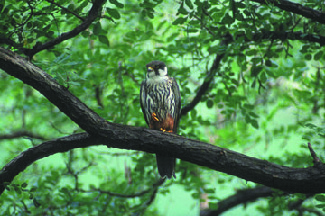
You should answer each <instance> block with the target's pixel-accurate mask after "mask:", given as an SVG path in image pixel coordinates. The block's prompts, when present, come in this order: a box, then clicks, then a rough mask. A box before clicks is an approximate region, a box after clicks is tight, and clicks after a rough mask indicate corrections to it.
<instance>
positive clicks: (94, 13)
mask: <svg viewBox="0 0 325 216" xmlns="http://www.w3.org/2000/svg"><path fill="white" fill-rule="evenodd" d="M49 2H51V1H49ZM105 2H106V1H105V0H95V1H94V3H93V6H92V8H91V9H90V11H89V14H88V17H87V18H86V19H85V20H84V22H82V23H81V24H80V25H79V26H77V27H76V28H74V29H73V30H71V31H69V32H65V33H62V34H61V35H60V36H59V37H57V38H55V39H53V40H51V41H48V42H45V43H43V44H36V45H35V46H34V47H33V48H32V49H23V53H24V54H25V55H26V56H28V57H29V59H32V58H33V56H34V55H35V54H36V53H38V52H40V51H42V50H45V49H50V48H52V47H53V46H55V45H57V44H59V43H61V42H62V41H64V40H69V39H70V38H73V37H75V36H77V35H78V34H79V33H80V32H82V31H84V30H86V29H87V28H88V27H89V26H90V25H91V23H92V22H93V21H95V20H96V18H97V17H99V13H100V12H101V10H102V6H103V4H104V3H105Z"/></svg>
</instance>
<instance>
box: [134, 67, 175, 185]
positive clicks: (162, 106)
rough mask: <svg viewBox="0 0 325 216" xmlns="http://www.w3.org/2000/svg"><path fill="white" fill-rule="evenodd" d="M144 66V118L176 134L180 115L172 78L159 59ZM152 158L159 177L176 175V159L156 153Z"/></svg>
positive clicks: (142, 95) (151, 124)
mask: <svg viewBox="0 0 325 216" xmlns="http://www.w3.org/2000/svg"><path fill="white" fill-rule="evenodd" d="M146 67H147V75H146V78H145V80H144V81H143V82H142V84H141V90H140V103H141V109H142V112H143V114H144V119H145V120H146V122H147V124H148V126H149V128H151V129H153V130H161V131H164V132H170V133H175V134H176V133H177V128H178V124H179V119H180V115H181V94H180V91H179V87H178V85H177V83H176V80H175V79H174V78H173V77H170V76H168V73H167V67H166V65H165V63H164V62H162V61H152V62H150V63H148V64H147V65H146ZM156 161H157V167H158V172H159V174H160V176H161V177H162V178H165V177H166V176H167V177H168V178H169V179H171V178H172V177H174V178H176V176H175V162H176V158H172V157H168V156H163V155H159V154H156Z"/></svg>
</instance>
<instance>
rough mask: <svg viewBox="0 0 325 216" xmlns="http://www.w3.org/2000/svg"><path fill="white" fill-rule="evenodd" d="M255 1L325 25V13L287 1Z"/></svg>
mask: <svg viewBox="0 0 325 216" xmlns="http://www.w3.org/2000/svg"><path fill="white" fill-rule="evenodd" d="M253 1H254V2H257V3H260V4H271V5H274V6H276V7H278V8H280V9H282V10H285V11H288V12H291V13H295V14H300V15H302V16H304V17H306V18H310V19H312V20H313V21H315V22H319V23H323V24H325V13H323V12H321V11H318V10H314V9H312V8H309V7H306V6H303V5H301V4H297V3H294V2H291V1H287V0H253Z"/></svg>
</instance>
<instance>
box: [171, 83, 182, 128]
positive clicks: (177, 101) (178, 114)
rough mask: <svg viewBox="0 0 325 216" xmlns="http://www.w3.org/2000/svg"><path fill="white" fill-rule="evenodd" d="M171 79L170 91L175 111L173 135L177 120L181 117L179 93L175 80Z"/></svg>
mask: <svg viewBox="0 0 325 216" xmlns="http://www.w3.org/2000/svg"><path fill="white" fill-rule="evenodd" d="M171 79H172V91H173V94H174V100H175V108H174V109H175V110H174V116H173V118H174V133H176V132H177V128H178V124H179V119H180V117H181V92H180V91H179V86H178V84H177V82H176V80H175V78H171Z"/></svg>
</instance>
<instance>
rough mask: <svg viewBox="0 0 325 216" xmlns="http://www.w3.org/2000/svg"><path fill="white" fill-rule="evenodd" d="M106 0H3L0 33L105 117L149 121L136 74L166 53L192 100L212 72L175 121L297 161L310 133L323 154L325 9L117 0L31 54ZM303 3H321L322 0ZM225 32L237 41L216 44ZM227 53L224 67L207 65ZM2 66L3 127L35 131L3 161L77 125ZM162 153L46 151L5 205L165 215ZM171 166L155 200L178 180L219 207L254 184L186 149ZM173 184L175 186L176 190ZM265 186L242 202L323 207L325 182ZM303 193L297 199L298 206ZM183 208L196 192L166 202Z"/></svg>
mask: <svg viewBox="0 0 325 216" xmlns="http://www.w3.org/2000/svg"><path fill="white" fill-rule="evenodd" d="M98 2H99V1H94V2H93V3H92V2H91V1H86V0H84V1H82V0H80V1H77V0H72V1H69V2H68V3H67V2H65V1H51V0H47V1H39V0H33V1H19V2H16V1H11V0H7V1H4V2H3V3H1V4H0V11H1V13H0V43H1V44H2V46H4V47H5V48H7V49H12V50H14V51H15V52H17V53H20V54H21V55H26V56H27V57H32V59H31V60H32V62H33V63H34V64H36V65H37V66H39V67H41V68H42V69H43V70H44V71H46V72H47V73H48V74H50V75H51V76H52V77H54V79H56V80H57V81H58V82H59V83H60V84H62V85H64V86H65V87H67V88H68V89H69V91H71V92H72V93H73V94H75V95H76V96H77V97H78V98H80V99H81V101H83V102H84V103H86V104H87V105H88V106H89V107H90V108H91V109H93V110H94V111H96V112H97V113H98V114H99V115H100V116H102V117H104V118H105V119H107V120H108V121H112V122H116V123H121V124H126V125H135V126H142V127H146V124H145V121H144V120H143V115H142V113H141V111H140V105H139V87H140V83H141V81H142V80H143V78H144V76H145V70H144V66H145V65H146V64H147V63H148V62H150V61H151V60H154V59H159V60H162V61H164V62H165V63H166V64H167V65H168V68H169V74H170V75H171V76H173V77H175V78H176V80H177V81H178V83H179V84H180V87H181V92H182V106H185V105H187V104H188V103H190V102H191V101H192V99H193V98H194V97H195V95H196V94H197V92H198V90H199V88H200V85H201V84H202V83H203V82H205V81H209V82H211V83H210V85H209V88H208V91H207V92H206V93H205V94H203V95H202V98H201V100H200V103H199V104H198V105H197V106H195V107H194V109H192V110H191V111H190V112H189V113H187V114H185V115H183V116H182V119H181V123H180V130H179V133H180V135H182V136H184V137H188V138H192V139H199V140H202V141H205V142H209V143H211V144H215V145H218V146H220V147H223V148H229V149H232V150H236V151H238V152H241V153H244V154H247V155H249V156H253V157H257V158H261V159H265V160H268V161H272V162H275V163H277V164H279V165H288V166H294V167H305V166H309V165H311V164H312V158H311V157H310V156H309V152H308V149H307V143H308V142H310V143H312V146H313V148H314V149H315V151H316V152H317V153H318V154H319V156H320V158H321V159H323V160H324V156H325V155H324V153H323V150H324V147H325V146H324V145H325V142H324V136H325V135H324V134H325V133H324V131H325V126H324V117H325V112H324V106H325V95H324V92H325V89H324V88H325V87H324V86H325V72H324V68H325V66H324V62H325V61H324V60H325V53H324V50H323V46H324V42H322V41H324V37H325V26H324V23H321V22H320V21H318V20H313V19H309V18H306V16H303V15H301V14H300V13H294V12H289V11H286V10H284V9H281V7H277V6H276V5H277V4H275V3H273V4H272V2H273V1H270V3H266V4H265V3H261V2H262V1H234V0H232V1H199V0H195V1H191V0H182V1H180V2H163V1H159V0H154V1H148V0H144V1H143V2H141V3H140V4H139V3H138V2H137V1H125V2H122V1H119V0H110V1H108V2H106V3H105V4H104V5H103V8H102V11H101V13H99V14H98V16H100V17H99V18H98V19H96V20H95V21H94V22H93V23H92V24H91V25H90V26H89V28H87V29H86V30H84V31H82V32H81V33H80V34H77V35H75V36H74V37H72V38H71V39H69V40H64V41H62V42H61V43H59V44H57V45H55V46H52V47H51V48H50V49H45V50H43V51H41V52H38V53H36V54H35V55H28V53H29V52H28V51H29V50H30V49H33V48H37V47H41V46H42V45H44V44H45V43H46V42H48V41H52V40H54V39H55V38H58V37H60V36H61V35H63V34H67V33H68V32H70V31H71V30H73V29H75V28H77V26H79V25H80V24H81V23H83V22H85V20H86V19H87V16H88V13H89V10H90V9H91V8H92V6H93V4H97V3H98ZM266 2H268V1H266ZM281 2H282V1H279V4H281ZM306 6H307V7H308V8H310V9H313V10H315V11H318V10H319V11H321V10H322V8H323V5H322V2H321V1H309V2H308V4H307V5H306ZM227 35H231V36H232V41H231V42H230V43H229V44H228V45H225V44H222V43H221V41H223V40H224V38H225V37H227ZM220 54H224V57H223V58H222V61H221V64H220V67H219V68H218V70H217V71H213V73H212V74H213V75H214V76H211V77H209V69H210V68H211V67H212V65H213V61H214V59H215V58H216V56H217V55H220ZM0 77H1V79H0V91H1V92H3V94H1V96H0V100H1V101H3V103H2V104H1V106H0V111H1V116H2V117H1V118H2V119H1V121H0V131H1V136H2V135H5V134H14V133H15V132H16V131H29V132H31V133H33V134H34V135H37V137H36V136H35V137H36V138H35V137H32V136H23V137H21V136H20V137H15V138H17V139H13V140H9V139H5V138H3V139H4V141H2V142H1V146H2V149H4V150H3V151H2V152H1V153H0V155H1V157H0V158H2V159H1V160H0V161H1V162H2V164H6V163H8V162H9V161H10V160H11V159H12V158H13V157H15V156H17V155H18V154H19V153H20V152H22V151H23V150H25V149H27V148H30V147H32V146H35V145H37V144H40V143H42V142H43V141H44V140H47V139H53V138H57V137H61V136H65V135H68V134H72V133H76V132H79V131H81V129H79V128H78V126H77V125H76V124H75V123H73V122H72V121H71V120H70V119H69V118H67V117H66V116H65V115H64V114H63V113H61V112H60V111H59V110H58V109H57V108H56V107H55V106H53V104H51V103H50V102H49V101H47V100H46V98H44V97H43V96H42V95H40V94H39V93H38V92H37V91H36V90H34V89H32V88H30V87H29V86H27V85H24V84H22V83H21V82H20V81H18V80H17V79H15V78H13V77H10V76H8V75H7V74H6V73H4V72H1V73H0ZM154 164H155V160H154V157H153V156H152V155H151V154H147V153H143V152H136V151H123V150H112V151H111V150H110V151H108V150H107V149H105V148H102V147H96V148H94V147H93V148H89V149H76V150H73V151H71V152H69V153H64V154H61V155H55V156H51V157H49V158H46V159H42V160H40V161H38V162H37V163H35V164H33V165H32V166H31V167H30V168H29V169H27V170H25V171H24V172H23V173H22V174H21V175H19V176H17V177H16V178H15V180H14V182H13V183H11V184H8V185H7V186H6V187H7V190H6V192H5V193H4V194H3V195H2V197H1V200H0V206H1V209H0V213H1V214H2V215H25V214H28V213H29V214H32V215H44V214H53V215H66V214H72V215H91V214H94V212H98V214H99V215H111V214H112V215H133V214H136V215H141V214H146V215H153V214H160V215H163V214H164V210H163V208H162V207H161V206H162V204H161V203H160V202H154V203H153V204H152V202H153V201H154V200H155V198H156V191H155V190H157V188H158V186H160V185H159V184H158V183H157V182H158V178H159V177H158V174H157V171H156V167H155V166H154ZM176 169H177V170H176V171H177V173H176V174H177V179H176V180H174V181H173V182H172V183H171V182H167V183H165V184H164V186H161V187H160V188H159V190H158V198H157V199H158V201H159V200H160V195H161V194H163V195H165V196H173V195H174V194H176V193H182V194H184V196H188V197H190V196H191V197H192V198H191V199H192V202H193V203H194V202H196V201H198V200H200V201H201V203H202V204H204V203H208V204H209V205H208V206H209V208H210V210H215V209H217V208H218V204H217V203H218V202H219V201H221V200H224V199H226V198H227V197H228V196H230V195H232V194H234V193H235V191H236V190H239V189H244V188H249V187H253V186H255V184H252V183H247V182H245V181H244V180H241V179H237V178H235V177H233V176H228V175H225V174H222V173H216V172H213V171H211V170H209V169H207V168H202V167H198V166H196V165H193V164H190V163H188V162H185V161H180V160H179V161H178V164H177V167H176ZM175 185H177V186H180V187H179V188H177V191H176V192H173V190H174V189H175ZM142 192H143V193H142ZM193 200H195V201H193ZM266 200H267V202H265V201H264V202H256V204H255V205H253V208H252V209H248V210H247V211H253V212H254V211H257V212H258V213H259V214H264V215H277V214H279V215H280V214H281V213H283V212H288V213H292V214H298V212H306V213H307V214H309V215H313V213H314V212H317V211H318V210H324V196H323V195H317V196H316V197H315V199H314V198H312V197H310V196H309V197H303V196H302V195H300V194H293V195H287V194H283V193H280V192H279V193H276V194H274V195H273V196H272V197H269V198H267V199H266ZM297 200H301V203H300V205H299V208H290V206H292V205H291V203H293V202H297ZM315 200H316V201H317V202H318V203H317V204H315V202H316V201H315ZM182 205H183V203H181V204H180V205H178V206H182ZM173 208H175V209H173ZM184 208H188V205H186V206H185V207H182V208H181V207H177V210H176V207H172V208H171V209H170V210H169V211H170V212H169V213H170V214H172V213H174V214H177V213H178V214H181V213H183V214H184V212H186V211H188V209H186V210H184ZM194 209H196V210H197V209H198V207H194ZM177 211H178V212H177ZM194 211H195V210H193V212H194ZM45 212H48V213H45ZM171 212H172V213H171Z"/></svg>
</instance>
